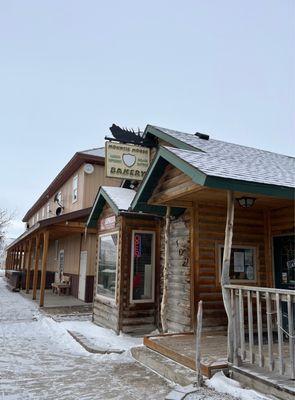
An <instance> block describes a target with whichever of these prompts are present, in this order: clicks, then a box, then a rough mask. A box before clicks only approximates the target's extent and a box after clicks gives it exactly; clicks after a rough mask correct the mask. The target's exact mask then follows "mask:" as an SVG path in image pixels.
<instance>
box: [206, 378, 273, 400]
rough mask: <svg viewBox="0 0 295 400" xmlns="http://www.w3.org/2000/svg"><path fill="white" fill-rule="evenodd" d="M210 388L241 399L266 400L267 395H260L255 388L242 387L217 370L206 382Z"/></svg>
mask: <svg viewBox="0 0 295 400" xmlns="http://www.w3.org/2000/svg"><path fill="white" fill-rule="evenodd" d="M206 384H207V386H208V387H209V388H211V389H215V390H218V392H220V393H225V394H229V395H231V396H233V397H236V398H238V399H241V400H267V399H269V397H267V396H265V395H262V394H260V393H258V392H256V391H255V390H251V389H244V388H242V386H241V385H240V383H239V382H237V381H235V380H233V379H230V378H227V377H226V376H225V375H224V373H223V372H218V373H216V374H215V375H213V377H212V378H211V379H209V380H208V381H207V382H206Z"/></svg>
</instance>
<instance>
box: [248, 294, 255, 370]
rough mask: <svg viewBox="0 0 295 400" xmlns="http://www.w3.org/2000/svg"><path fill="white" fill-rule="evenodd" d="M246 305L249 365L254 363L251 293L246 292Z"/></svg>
mask: <svg viewBox="0 0 295 400" xmlns="http://www.w3.org/2000/svg"><path fill="white" fill-rule="evenodd" d="M247 305H248V333H249V354H250V363H251V364H253V363H254V336H253V307H252V292H251V291H250V290H249V291H248V292H247Z"/></svg>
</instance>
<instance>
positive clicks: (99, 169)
mask: <svg viewBox="0 0 295 400" xmlns="http://www.w3.org/2000/svg"><path fill="white" fill-rule="evenodd" d="M120 183H121V180H120V179H114V178H107V177H106V176H105V168H104V166H103V165H94V171H93V173H92V174H90V175H88V174H85V175H84V188H83V192H84V202H83V208H88V207H92V206H93V202H94V199H95V196H96V194H97V192H98V189H99V187H100V186H103V185H105V186H120Z"/></svg>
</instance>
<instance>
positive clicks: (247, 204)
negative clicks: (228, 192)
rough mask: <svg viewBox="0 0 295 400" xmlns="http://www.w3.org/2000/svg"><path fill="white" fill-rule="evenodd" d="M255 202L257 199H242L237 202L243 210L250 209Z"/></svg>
mask: <svg viewBox="0 0 295 400" xmlns="http://www.w3.org/2000/svg"><path fill="white" fill-rule="evenodd" d="M255 200H256V199H255V197H240V198H238V199H237V202H238V203H239V206H240V207H242V208H250V207H252V206H253V205H254V203H255Z"/></svg>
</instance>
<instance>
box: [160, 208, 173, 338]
mask: <svg viewBox="0 0 295 400" xmlns="http://www.w3.org/2000/svg"><path fill="white" fill-rule="evenodd" d="M170 212H171V208H170V206H167V209H166V218H165V253H164V268H163V295H162V302H161V323H162V331H163V333H166V332H167V331H168V326H167V297H168V266H169V242H170V240H169V234H170Z"/></svg>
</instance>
